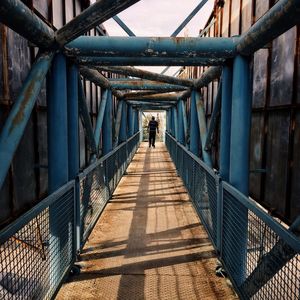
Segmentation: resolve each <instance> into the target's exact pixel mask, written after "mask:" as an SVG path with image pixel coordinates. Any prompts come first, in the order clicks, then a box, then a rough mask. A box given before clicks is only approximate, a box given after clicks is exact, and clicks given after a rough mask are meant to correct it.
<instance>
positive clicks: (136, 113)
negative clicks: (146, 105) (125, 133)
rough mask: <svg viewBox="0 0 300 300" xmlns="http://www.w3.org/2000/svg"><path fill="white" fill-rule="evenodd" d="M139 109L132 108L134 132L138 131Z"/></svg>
mask: <svg viewBox="0 0 300 300" xmlns="http://www.w3.org/2000/svg"><path fill="white" fill-rule="evenodd" d="M139 124H140V122H139V110H138V109H135V110H134V133H137V132H138V131H139Z"/></svg>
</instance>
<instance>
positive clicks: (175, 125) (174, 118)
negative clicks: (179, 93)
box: [172, 107, 178, 141]
mask: <svg viewBox="0 0 300 300" xmlns="http://www.w3.org/2000/svg"><path fill="white" fill-rule="evenodd" d="M172 110H173V122H174V137H175V139H176V140H177V141H178V114H177V109H176V107H173V108H172Z"/></svg>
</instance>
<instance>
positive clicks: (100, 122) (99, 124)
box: [94, 90, 108, 149]
mask: <svg viewBox="0 0 300 300" xmlns="http://www.w3.org/2000/svg"><path fill="white" fill-rule="evenodd" d="M107 97H108V90H104V92H103V95H102V99H101V102H100V104H99V109H98V116H97V121H96V126H95V130H94V139H95V143H96V148H97V149H98V148H99V143H100V134H101V129H102V125H103V120H104V112H105V108H106V103H107Z"/></svg>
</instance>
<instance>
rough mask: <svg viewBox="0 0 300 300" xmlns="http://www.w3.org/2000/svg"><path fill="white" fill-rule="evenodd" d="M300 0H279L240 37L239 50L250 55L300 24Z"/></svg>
mask: <svg viewBox="0 0 300 300" xmlns="http://www.w3.org/2000/svg"><path fill="white" fill-rule="evenodd" d="M299 15H300V1H299V0H279V1H278V2H277V3H275V4H274V6H273V7H271V9H270V10H269V11H268V12H267V13H266V14H265V15H264V16H262V17H261V18H260V19H259V20H258V21H257V22H256V23H255V24H254V25H253V26H252V27H251V28H250V29H249V30H248V31H246V32H245V33H244V34H243V35H242V36H241V38H240V41H239V42H238V44H237V50H238V52H239V53H241V54H243V55H250V54H252V53H253V52H255V51H257V50H258V49H260V48H262V47H263V46H265V45H266V44H267V43H269V42H271V41H272V40H274V39H275V38H276V37H278V36H279V35H281V34H282V33H284V32H286V31H287V30H289V29H290V28H292V27H293V26H295V25H297V24H300V18H299Z"/></svg>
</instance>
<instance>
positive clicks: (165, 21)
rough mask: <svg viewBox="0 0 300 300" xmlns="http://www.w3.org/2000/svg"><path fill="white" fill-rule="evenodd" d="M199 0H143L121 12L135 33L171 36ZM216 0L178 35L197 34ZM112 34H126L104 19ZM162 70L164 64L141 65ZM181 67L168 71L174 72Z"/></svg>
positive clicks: (154, 69) (212, 0) (204, 7)
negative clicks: (156, 65) (157, 65)
mask: <svg viewBox="0 0 300 300" xmlns="http://www.w3.org/2000/svg"><path fill="white" fill-rule="evenodd" d="M199 3H200V0H141V1H139V2H137V3H136V4H134V5H132V6H131V7H129V8H128V9H126V10H125V11H123V12H121V13H120V14H118V16H119V17H120V18H121V20H122V21H123V22H124V23H125V24H126V25H127V26H128V27H129V28H130V29H131V30H132V31H133V32H134V34H135V35H136V36H149V37H151V36H161V37H163V36H170V35H171V34H172V33H173V32H174V31H175V29H176V28H177V27H178V26H179V25H180V24H181V23H182V21H183V20H184V19H185V18H186V17H187V16H188V15H189V14H190V13H191V11H192V10H193V9H194V8H195V7H196V6H197V5H198V4H199ZM213 5H214V0H209V1H208V2H207V3H206V4H205V5H204V6H203V7H202V9H201V10H200V11H199V12H198V13H197V14H196V15H195V16H194V18H193V19H192V20H191V21H190V23H188V24H187V26H186V27H185V28H184V29H183V30H182V31H181V32H180V33H179V35H178V36H189V37H196V36H198V34H199V30H200V29H203V28H204V26H205V24H206V22H207V20H208V18H209V16H210V14H211V12H212V10H213ZM104 26H105V28H106V30H107V32H108V34H109V35H110V36H127V34H126V33H125V32H124V31H123V29H122V28H121V27H120V26H119V25H118V24H117V23H116V22H115V21H114V20H113V19H110V20H108V21H106V22H105V23H104ZM138 68H140V69H145V70H149V71H153V72H158V73H160V72H161V71H162V70H163V69H164V68H165V67H138ZM176 70H178V67H171V68H170V69H169V70H168V72H166V73H165V74H167V75H173V74H174V73H175V72H176Z"/></svg>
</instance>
